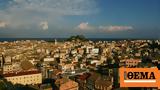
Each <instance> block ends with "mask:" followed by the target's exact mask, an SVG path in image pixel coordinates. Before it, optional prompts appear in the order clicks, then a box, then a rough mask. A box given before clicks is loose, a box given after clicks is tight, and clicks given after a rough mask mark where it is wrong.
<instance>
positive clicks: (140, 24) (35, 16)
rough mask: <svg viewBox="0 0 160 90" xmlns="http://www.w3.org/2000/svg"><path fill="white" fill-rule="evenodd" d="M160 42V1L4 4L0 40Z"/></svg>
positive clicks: (1, 0) (11, 0) (7, 0)
mask: <svg viewBox="0 0 160 90" xmlns="http://www.w3.org/2000/svg"><path fill="white" fill-rule="evenodd" d="M77 34H83V35H85V36H86V37H89V38H160V0H0V38H54V37H58V38H62V37H69V36H70V35H77Z"/></svg>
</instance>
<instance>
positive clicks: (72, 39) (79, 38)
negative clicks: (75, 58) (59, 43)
mask: <svg viewBox="0 0 160 90" xmlns="http://www.w3.org/2000/svg"><path fill="white" fill-rule="evenodd" d="M67 41H88V39H86V38H85V37H84V36H83V35H76V36H71V37H69V38H68V39H67Z"/></svg>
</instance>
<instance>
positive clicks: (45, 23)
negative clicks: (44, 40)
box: [40, 21, 48, 30]
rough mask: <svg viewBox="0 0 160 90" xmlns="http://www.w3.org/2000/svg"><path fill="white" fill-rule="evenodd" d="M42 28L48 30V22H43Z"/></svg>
mask: <svg viewBox="0 0 160 90" xmlns="http://www.w3.org/2000/svg"><path fill="white" fill-rule="evenodd" d="M40 26H41V28H42V29H43V30H47V29H48V22H47V21H42V22H41V23H40Z"/></svg>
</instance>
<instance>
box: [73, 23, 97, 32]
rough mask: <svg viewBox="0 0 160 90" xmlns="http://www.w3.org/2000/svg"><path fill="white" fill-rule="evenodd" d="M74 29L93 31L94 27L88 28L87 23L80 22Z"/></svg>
mask: <svg viewBox="0 0 160 90" xmlns="http://www.w3.org/2000/svg"><path fill="white" fill-rule="evenodd" d="M76 29H78V30H92V29H94V27H92V26H90V25H89V24H88V22H82V23H80V24H79V25H78V26H77V27H76Z"/></svg>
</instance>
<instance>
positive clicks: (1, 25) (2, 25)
mask: <svg viewBox="0 0 160 90" xmlns="http://www.w3.org/2000/svg"><path fill="white" fill-rule="evenodd" d="M7 25H8V23H7V22H4V21H0V28H5V27H7Z"/></svg>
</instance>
